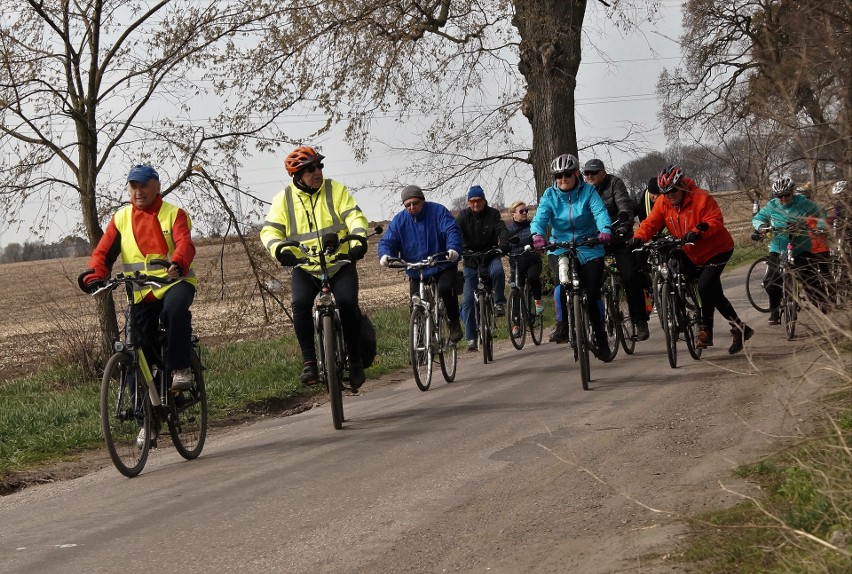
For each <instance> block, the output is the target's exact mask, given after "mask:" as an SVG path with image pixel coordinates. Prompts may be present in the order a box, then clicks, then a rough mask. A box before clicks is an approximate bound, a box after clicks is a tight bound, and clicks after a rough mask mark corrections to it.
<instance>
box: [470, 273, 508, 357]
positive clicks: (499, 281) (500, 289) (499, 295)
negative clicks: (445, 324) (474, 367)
mask: <svg viewBox="0 0 852 574" xmlns="http://www.w3.org/2000/svg"><path fill="white" fill-rule="evenodd" d="M487 267H488V275H490V276H491V285H492V286H493V287H494V304H495V305H505V304H506V294H505V293H504V291H505V289H506V274H505V273H504V272H503V260H502V259H500V258H499V257H495V258H494V259H492V260H491V262H490V263H488V264H487ZM477 277H478V273H477V270H476V269H474V268H471V267H465V268H464V297H463V298H462V308H461V314H462V317H463V318H464V333H465V339H467V340H468V341H470V340H471V339H476V331H477V329H476V309H474V299H473V292H474V290H475V289H476V283H477V281H478V279H477Z"/></svg>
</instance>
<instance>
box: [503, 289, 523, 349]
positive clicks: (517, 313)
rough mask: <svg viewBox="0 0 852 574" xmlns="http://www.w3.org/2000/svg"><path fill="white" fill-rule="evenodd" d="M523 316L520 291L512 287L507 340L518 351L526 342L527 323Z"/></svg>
mask: <svg viewBox="0 0 852 574" xmlns="http://www.w3.org/2000/svg"><path fill="white" fill-rule="evenodd" d="M524 315H525V313H524V309H523V303H522V301H521V290H520V289H518V288H517V287H513V288H512V289H511V290H510V291H509V313H508V318H509V320H508V324H509V339H510V340H511V341H512V346H514V347H515V348H516V349H517V350H519V351H520V350H521V349H523V348H524V343H525V342H526V340H527V323H526V321H525V317H524Z"/></svg>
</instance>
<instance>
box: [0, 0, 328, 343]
mask: <svg viewBox="0 0 852 574" xmlns="http://www.w3.org/2000/svg"><path fill="white" fill-rule="evenodd" d="M0 13H2V17H0V147H2V149H3V150H4V153H3V156H2V159H0V207H1V208H2V209H3V211H4V213H5V215H6V217H7V219H8V220H9V221H15V219H16V218H17V217H18V214H19V213H20V211H21V209H22V208H23V207H24V205H25V204H32V203H36V202H42V203H47V202H59V203H60V204H64V205H68V204H73V203H76V204H78V205H79V210H80V216H81V218H82V222H83V226H84V228H85V232H86V235H87V236H88V239H89V241H90V242H91V243H92V244H95V243H97V241H98V240H99V239H100V238H101V236H102V234H103V230H102V222H103V221H104V220H105V219H106V218H107V217H108V216H109V215H110V214H111V213H112V212H113V211H114V210H115V208H116V207H118V206H119V205H120V204H121V203H123V202H124V201H126V199H127V197H126V196H127V194H126V191H125V185H124V179H123V178H124V176H125V174H126V173H127V169H128V167H130V166H131V165H133V164H136V163H141V162H147V163H152V164H154V165H156V166H157V168H158V169H160V171H161V175H163V176H165V177H164V178H163V179H165V180H167V181H168V182H169V183H168V186H167V187H166V186H164V195H168V194H169V193H171V192H173V191H174V190H176V189H177V188H179V187H181V186H184V187H185V188H186V189H187V190H188V191H189V193H188V194H187V197H186V199H187V201H189V202H191V203H192V204H193V205H194V207H195V209H193V210H191V212H192V213H193V215H194V216H196V217H203V216H204V214H205V213H206V211H205V207H206V206H209V205H211V202H210V201H209V199H208V198H209V197H210V196H209V193H208V191H207V190H206V187H205V186H206V180H205V179H204V178H200V177H193V176H197V175H198V172H197V171H193V167H194V166H197V165H206V166H207V170H208V172H209V173H216V172H223V173H228V174H231V173H232V172H234V171H236V168H237V167H239V163H238V157H239V156H240V155H241V154H243V153H245V152H246V151H247V149H248V145H249V142H252V141H253V142H254V144H255V145H256V149H259V150H266V149H270V148H271V147H273V146H275V145H277V144H278V143H279V142H282V141H287V139H288V138H287V134H285V133H284V132H283V131H282V130H281V128H280V127H279V126H278V125H276V120H278V119H279V118H280V117H281V116H282V114H284V113H285V112H286V111H287V110H288V109H291V108H292V107H293V106H294V105H295V104H297V103H299V102H301V101H302V100H303V99H304V98H305V97H306V96H305V94H306V92H307V91H308V90H309V89H310V88H311V87H312V86H311V83H310V82H304V81H303V82H293V81H292V77H291V76H289V75H288V74H282V73H281V68H286V61H287V54H281V55H280V56H279V57H278V61H277V63H278V65H277V66H259V65H257V64H258V62H266V61H268V57H267V56H266V52H267V50H265V47H264V46H262V44H261V43H260V42H259V41H258V40H259V32H260V31H262V30H263V29H264V28H270V27H271V28H276V27H279V26H283V25H286V23H287V21H288V18H289V14H288V13H287V10H286V9H285V8H281V7H280V5H279V3H277V2H272V1H265V0H260V1H257V2H251V3H245V2H242V1H239V0H201V1H199V0H159V1H157V0H137V1H134V2H125V1H122V0H90V1H88V2H82V3H74V2H59V1H52V2H45V1H42V0H24V1H23V2H22V1H21V0H0ZM252 38H254V39H253V40H252ZM211 104H213V105H211ZM227 185H229V186H235V185H237V182H233V181H232V182H228V184H227ZM48 211H49V210H48ZM40 223H44V222H36V224H34V226H33V228H34V229H38V228H39V225H40ZM99 305H101V308H100V310H99V311H100V318H101V323H102V327H103V328H104V345H105V348H109V346H111V341H112V339H113V337H114V335H115V333H116V332H117V330H116V324H115V314H114V309H113V306H112V302H111V301H110V300H109V299H108V298H102V300H101V301H100V302H99Z"/></svg>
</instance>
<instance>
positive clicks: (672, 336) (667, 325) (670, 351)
mask: <svg viewBox="0 0 852 574" xmlns="http://www.w3.org/2000/svg"><path fill="white" fill-rule="evenodd" d="M675 305H676V303H675V300H674V294H673V293H672V292H671V288H670V287H669V285H668V284H667V283H664V284H663V288H662V291H661V292H660V321H662V323H663V333H664V334H665V336H666V354H667V355H668V357H669V365H670V366H671V368H672V369H676V368H677V318H676V317H675V312H676V311H675Z"/></svg>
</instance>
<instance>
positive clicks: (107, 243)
mask: <svg viewBox="0 0 852 574" xmlns="http://www.w3.org/2000/svg"><path fill="white" fill-rule="evenodd" d="M127 191H128V192H129V194H130V205H128V206H125V207H122V208H121V209H119V210H118V211H117V212H116V213H115V215H113V217H112V219H111V220H110V222H109V224H108V225H107V228H106V230H105V231H104V235H103V237H101V239H100V241H98V244H97V246H96V247H95V249H94V250H93V251H92V255H91V257H90V258H89V262H88V265H87V267H88V269H86V270H85V271H83V273H81V274H80V276H79V277H78V283H79V284H80V288H81V289H83V291H84V292H86V293H93V292H94V291H96V290H97V289H98V288H100V287H101V286H103V284H104V282H105V281H106V280H107V279H108V278H109V276H110V274H111V273H112V266H113V264H114V263H115V260H116V259H117V258H118V257H119V255H120V256H121V262H122V265H123V266H124V272H125V273H128V272H133V271H140V272H144V273H146V274H147V275H149V276H154V277H162V278H163V279H165V280H168V281H170V282H169V283H165V284H164V285H162V286H161V287H154V286H148V287H137V288H134V293H133V298H134V302H135V303H143V304H142V305H134V306H133V317H132V319H133V322H134V323H135V324H136V326H137V327H138V328H139V330H140V331H141V333H142V335H143V349H144V351H145V353H146V354H147V355H148V356H149V357H155V356H157V351H156V350H155V348H154V345H155V344H156V341H157V331H158V329H159V325H160V317H161V315H162V321H163V326H164V327H165V330H166V356H165V361H166V365H165V367H166V368H167V369H170V370H171V371H172V387H171V388H172V390H174V391H185V390H187V389H189V388H190V387H191V386H192V371H191V369H190V361H191V355H192V313H191V312H190V310H189V307H190V305H192V301H193V299H194V298H195V290H196V288H197V286H198V279H197V278H196V277H195V270H194V269H193V264H192V262H193V259H194V258H195V244H194V243H193V242H192V236H191V230H192V223H191V221H190V218H189V215H188V214H187V213H186V212H185V211H184V210H183V209H181V208H179V207H177V206H176V205H173V204H171V203H168V202H166V201H163V197H162V195H161V194H160V175H159V174H158V173H157V171H156V170H155V169H154V168H153V167H151V166H150V165H136V166H133V167H132V168H131V169H130V172H129V173H128V174H127ZM155 259H159V260H166V261H169V262H170V266H169V267H168V268H163V267H162V266H158V265H151V262H152V260H155ZM180 278H183V281H174V280H176V279H180Z"/></svg>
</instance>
